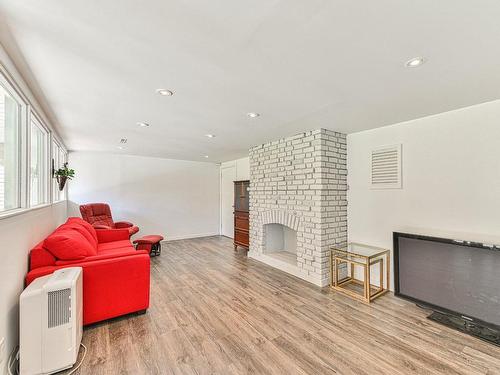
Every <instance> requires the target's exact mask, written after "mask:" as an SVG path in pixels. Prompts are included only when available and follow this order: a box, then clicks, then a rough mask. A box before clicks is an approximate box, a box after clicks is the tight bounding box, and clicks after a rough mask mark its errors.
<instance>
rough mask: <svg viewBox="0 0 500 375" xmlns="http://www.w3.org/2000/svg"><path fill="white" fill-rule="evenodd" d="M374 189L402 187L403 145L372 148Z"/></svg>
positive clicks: (372, 185) (372, 180)
mask: <svg viewBox="0 0 500 375" xmlns="http://www.w3.org/2000/svg"><path fill="white" fill-rule="evenodd" d="M371 187H372V189H401V187H402V184H401V145H393V146H384V147H379V148H376V149H375V150H372V165H371Z"/></svg>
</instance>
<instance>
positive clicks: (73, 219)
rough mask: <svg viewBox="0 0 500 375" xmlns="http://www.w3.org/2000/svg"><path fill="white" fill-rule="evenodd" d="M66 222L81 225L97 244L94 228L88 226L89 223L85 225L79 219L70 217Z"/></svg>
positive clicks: (84, 222)
mask: <svg viewBox="0 0 500 375" xmlns="http://www.w3.org/2000/svg"><path fill="white" fill-rule="evenodd" d="M66 222H67V223H77V224H79V225H81V226H82V227H84V228H85V229H86V230H87V231H88V232H89V233H90V235H91V236H92V237H93V238H94V241H95V243H96V244H97V233H96V231H95V229H94V227H93V226H92V225H90V224H89V223H87V222H86V221H85V220H83V219H82V218H80V217H70V218H68V220H67V221H66Z"/></svg>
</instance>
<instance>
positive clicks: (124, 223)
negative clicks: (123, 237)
mask: <svg viewBox="0 0 500 375" xmlns="http://www.w3.org/2000/svg"><path fill="white" fill-rule="evenodd" d="M133 226H134V224H132V223H131V222H129V221H115V228H116V229H120V228H130V227H133Z"/></svg>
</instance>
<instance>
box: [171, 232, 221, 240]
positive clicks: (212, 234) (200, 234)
mask: <svg viewBox="0 0 500 375" xmlns="http://www.w3.org/2000/svg"><path fill="white" fill-rule="evenodd" d="M213 236H220V234H219V232H211V233H197V234H186V235H184V236H173V237H171V236H168V235H167V236H166V237H167V238H165V239H164V240H163V241H161V242H170V241H177V240H189V239H191V238H200V237H213Z"/></svg>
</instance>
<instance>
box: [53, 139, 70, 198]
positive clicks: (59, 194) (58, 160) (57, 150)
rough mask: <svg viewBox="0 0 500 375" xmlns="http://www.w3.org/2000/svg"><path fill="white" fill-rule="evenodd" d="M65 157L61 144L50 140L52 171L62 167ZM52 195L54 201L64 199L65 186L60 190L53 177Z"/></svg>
mask: <svg viewBox="0 0 500 375" xmlns="http://www.w3.org/2000/svg"><path fill="white" fill-rule="evenodd" d="M66 158H67V154H66V151H65V150H64V149H63V148H62V146H61V145H60V144H59V143H57V142H56V141H52V165H53V167H54V171H56V170H58V169H59V168H62V167H63V165H64V163H66V161H67V160H66ZM66 186H67V185H66ZM52 196H53V201H54V202H59V201H62V200H64V199H66V188H64V190H63V191H60V190H59V184H58V183H57V180H56V179H55V178H54V179H53V184H52Z"/></svg>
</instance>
